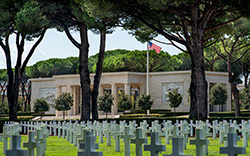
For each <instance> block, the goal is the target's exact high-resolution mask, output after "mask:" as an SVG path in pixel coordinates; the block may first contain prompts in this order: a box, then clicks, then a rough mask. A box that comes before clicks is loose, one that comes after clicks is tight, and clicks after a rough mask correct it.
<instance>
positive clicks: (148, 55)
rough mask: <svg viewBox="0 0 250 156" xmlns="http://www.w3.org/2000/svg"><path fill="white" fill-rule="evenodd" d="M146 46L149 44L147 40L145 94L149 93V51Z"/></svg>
mask: <svg viewBox="0 0 250 156" xmlns="http://www.w3.org/2000/svg"><path fill="white" fill-rule="evenodd" d="M148 46H149V44H148V42H147V80H146V81H147V82H146V83H147V84H146V85H147V95H149V54H148V53H149V51H148Z"/></svg>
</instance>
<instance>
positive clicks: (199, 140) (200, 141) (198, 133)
mask: <svg viewBox="0 0 250 156" xmlns="http://www.w3.org/2000/svg"><path fill="white" fill-rule="evenodd" d="M202 131H203V129H199V128H197V129H196V130H195V140H190V144H191V145H195V146H196V156H203V155H204V154H205V151H204V150H203V149H204V148H203V146H205V145H206V146H208V144H209V140H208V139H206V138H204V137H203V136H202Z"/></svg>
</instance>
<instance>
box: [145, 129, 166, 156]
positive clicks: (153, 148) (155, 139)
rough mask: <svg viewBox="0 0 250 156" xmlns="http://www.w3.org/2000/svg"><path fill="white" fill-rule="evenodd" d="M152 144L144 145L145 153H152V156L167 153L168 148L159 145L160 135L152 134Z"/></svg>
mask: <svg viewBox="0 0 250 156" xmlns="http://www.w3.org/2000/svg"><path fill="white" fill-rule="evenodd" d="M150 136H151V143H150V145H144V151H150V153H151V156H158V155H159V152H161V151H165V150H166V146H165V145H161V144H159V133H157V132H151V133H150Z"/></svg>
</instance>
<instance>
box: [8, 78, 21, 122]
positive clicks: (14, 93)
mask: <svg viewBox="0 0 250 156" xmlns="http://www.w3.org/2000/svg"><path fill="white" fill-rule="evenodd" d="M15 79H16V80H15V82H14V83H13V81H9V83H8V86H7V97H8V103H9V120H10V121H17V104H18V95H19V85H20V77H19V76H15Z"/></svg>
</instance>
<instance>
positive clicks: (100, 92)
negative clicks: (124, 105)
mask: <svg viewBox="0 0 250 156" xmlns="http://www.w3.org/2000/svg"><path fill="white" fill-rule="evenodd" d="M99 96H103V86H102V85H99Z"/></svg>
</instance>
